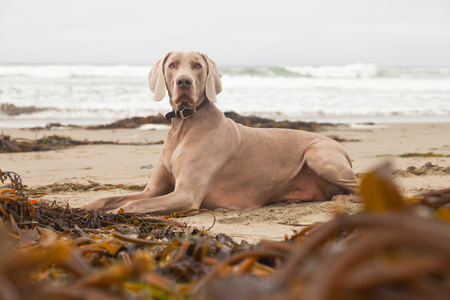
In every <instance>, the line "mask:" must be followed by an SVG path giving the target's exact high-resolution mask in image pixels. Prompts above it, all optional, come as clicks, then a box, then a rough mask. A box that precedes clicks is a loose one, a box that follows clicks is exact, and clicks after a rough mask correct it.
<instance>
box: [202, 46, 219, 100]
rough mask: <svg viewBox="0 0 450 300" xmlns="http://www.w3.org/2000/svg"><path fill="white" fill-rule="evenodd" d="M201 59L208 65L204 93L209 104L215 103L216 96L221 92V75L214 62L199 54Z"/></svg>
mask: <svg viewBox="0 0 450 300" xmlns="http://www.w3.org/2000/svg"><path fill="white" fill-rule="evenodd" d="M200 54H201V55H202V56H203V58H204V59H205V60H206V63H207V64H208V75H207V77H206V86H205V92H206V97H207V98H208V99H209V101H211V102H214V103H215V102H217V99H216V95H218V94H219V93H220V92H221V91H222V81H221V80H220V78H221V77H222V75H221V74H220V72H219V68H217V65H216V63H215V62H213V61H212V60H211V59H210V58H209V57H208V56H206V55H205V54H202V53H200Z"/></svg>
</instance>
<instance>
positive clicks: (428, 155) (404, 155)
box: [377, 152, 450, 158]
mask: <svg viewBox="0 0 450 300" xmlns="http://www.w3.org/2000/svg"><path fill="white" fill-rule="evenodd" d="M377 157H401V158H408V157H450V155H449V154H437V153H434V152H428V153H415V152H408V153H403V154H399V155H392V154H380V155H377Z"/></svg>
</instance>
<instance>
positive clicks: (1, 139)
mask: <svg viewBox="0 0 450 300" xmlns="http://www.w3.org/2000/svg"><path fill="white" fill-rule="evenodd" d="M163 143H164V141H162V140H161V141H157V142H148V143H120V142H113V141H87V140H84V141H79V140H73V139H71V138H70V137H64V136H58V135H50V136H45V137H43V138H41V139H37V140H29V139H23V138H11V137H10V136H8V135H3V134H2V135H0V153H7V152H30V151H49V150H58V149H66V148H70V147H73V146H78V145H157V144H163Z"/></svg>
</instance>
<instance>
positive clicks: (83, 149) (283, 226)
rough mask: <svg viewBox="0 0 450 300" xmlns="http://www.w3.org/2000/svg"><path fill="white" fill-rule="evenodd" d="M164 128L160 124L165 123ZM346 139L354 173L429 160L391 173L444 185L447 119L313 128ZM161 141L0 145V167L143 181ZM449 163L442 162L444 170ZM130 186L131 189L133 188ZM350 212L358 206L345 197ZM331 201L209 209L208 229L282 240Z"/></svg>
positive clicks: (403, 184) (198, 220) (51, 179)
mask: <svg viewBox="0 0 450 300" xmlns="http://www.w3.org/2000/svg"><path fill="white" fill-rule="evenodd" d="M163 128H164V127H163ZM168 129H169V127H167V128H166V129H161V128H158V129H146V130H141V129H114V130H111V129H109V130H86V129H78V128H77V129H73V128H62V129H61V128H58V129H52V130H29V129H2V132H3V134H4V135H9V136H11V137H12V138H25V139H38V138H42V137H44V136H50V135H59V136H67V137H71V138H73V139H76V140H87V141H100V140H103V141H115V142H121V143H149V142H158V141H162V140H164V138H165V136H166V134H167V132H168ZM319 133H320V134H324V135H327V136H338V137H339V138H341V139H345V140H347V141H344V142H343V144H344V146H345V147H346V149H347V150H348V152H349V154H350V156H351V158H352V160H353V169H354V171H355V173H357V174H358V175H361V174H363V173H365V172H367V171H368V170H370V169H371V168H373V167H374V166H376V165H377V164H379V163H381V162H382V161H384V160H386V159H388V160H390V161H392V165H393V169H395V170H406V168H408V167H410V166H414V167H416V168H420V167H422V166H424V165H425V164H427V163H431V164H432V165H434V166H435V167H428V168H427V172H425V174H422V175H414V174H410V173H408V172H400V173H398V174H397V175H396V176H395V177H396V180H397V182H398V184H399V186H400V188H401V191H402V192H403V194H405V195H407V196H410V195H414V194H418V193H421V192H426V191H429V190H432V189H441V188H448V187H450V172H449V171H448V170H449V167H450V157H448V156H449V155H450V123H434V124H431V123H426V124H423V123H414V124H380V125H342V126H337V127H329V128H325V129H324V130H323V131H320V132H319ZM160 149H161V145H160V144H156V145H83V146H75V147H72V148H68V149H63V150H55V151H43V152H26V153H2V154H0V169H1V170H3V171H14V172H17V173H18V174H20V175H21V176H22V179H23V182H24V183H25V184H27V185H28V186H29V187H31V188H35V187H38V186H43V185H50V184H54V183H67V182H71V183H81V184H89V181H91V182H98V183H101V184H114V185H117V184H125V185H145V184H146V183H147V182H148V180H149V178H150V176H151V171H152V169H151V168H152V166H153V165H154V163H155V160H156V157H157V155H158V153H159V152H160ZM430 152H433V153H434V154H439V155H441V156H436V157H407V158H403V157H398V155H401V154H405V153H430ZM445 169H447V170H445ZM128 193H130V191H127V190H123V189H111V190H98V191H81V192H80V191H77V192H74V191H61V192H51V193H47V194H46V195H45V196H44V197H43V198H41V199H45V200H50V201H53V200H57V201H60V202H67V203H69V205H70V206H73V207H78V206H81V205H83V204H86V203H88V202H90V201H93V200H94V199H96V198H99V197H104V196H112V195H117V194H128ZM131 193H133V192H131ZM345 205H346V209H347V211H348V212H349V213H353V212H356V211H358V210H359V209H360V208H361V206H360V205H359V204H356V203H347V204H345ZM334 209H335V203H333V202H317V203H300V204H285V203H280V204H274V205H269V206H266V207H262V208H258V209H254V210H250V211H228V210H224V209H216V210H214V211H213V213H214V215H215V217H216V223H215V225H214V226H213V228H212V229H211V233H213V234H217V233H225V234H228V235H230V236H231V237H233V238H234V239H235V240H236V241H237V242H240V241H241V240H242V239H245V240H247V241H248V242H250V243H252V242H257V241H258V240H261V239H271V240H281V239H283V238H284V236H285V235H288V236H290V235H292V233H293V231H294V230H298V229H300V228H301V226H305V225H309V224H311V223H314V222H317V221H325V220H328V219H329V218H331V217H332V215H333V212H334ZM183 221H185V222H187V223H188V224H189V225H192V226H196V227H199V228H209V227H210V226H211V225H212V223H213V216H212V214H210V213H200V214H197V215H194V216H189V217H186V218H184V219H183Z"/></svg>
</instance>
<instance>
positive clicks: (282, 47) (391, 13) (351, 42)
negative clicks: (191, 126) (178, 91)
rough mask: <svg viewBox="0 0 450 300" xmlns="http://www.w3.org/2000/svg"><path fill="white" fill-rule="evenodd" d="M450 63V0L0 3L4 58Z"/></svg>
mask: <svg viewBox="0 0 450 300" xmlns="http://www.w3.org/2000/svg"><path fill="white" fill-rule="evenodd" d="M173 50H195V51H200V52H204V53H206V54H208V56H209V57H211V58H212V59H213V60H215V61H216V62H217V63H218V64H219V65H283V64H284V65H345V64H351V63H357V62H362V63H373V64H378V65H384V66H447V67H449V66H450V0H291V1H287V0H275V1H267V0H259V1H245V0H237V1H235V0H227V1H218V0H217V1H214V0H203V1H197V0H189V1H188V0H183V1H179V0H167V1H164V0H161V1H156V0H126V1H125V0H124V1H120V0H0V63H76V64H79V63H84V64H153V63H154V62H155V61H156V60H157V59H159V58H160V57H161V56H163V55H164V54H165V53H166V52H168V51H173Z"/></svg>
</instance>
